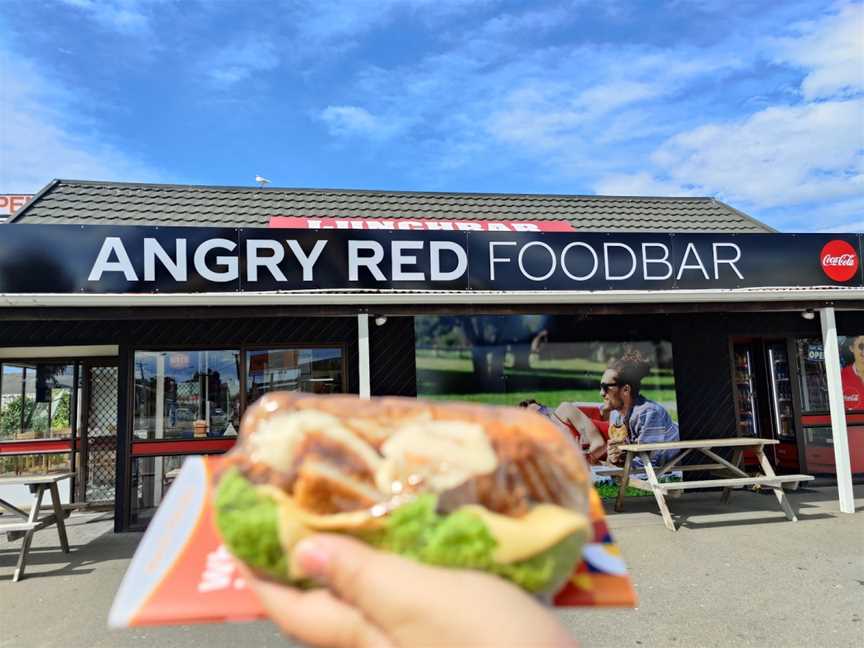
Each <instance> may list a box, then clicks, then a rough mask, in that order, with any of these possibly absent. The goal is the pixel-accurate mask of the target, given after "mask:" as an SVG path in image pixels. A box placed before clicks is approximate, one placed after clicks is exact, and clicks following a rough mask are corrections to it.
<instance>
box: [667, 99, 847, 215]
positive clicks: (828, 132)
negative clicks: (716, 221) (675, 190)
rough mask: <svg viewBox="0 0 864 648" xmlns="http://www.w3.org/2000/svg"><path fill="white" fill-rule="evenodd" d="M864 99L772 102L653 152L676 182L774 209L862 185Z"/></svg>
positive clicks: (674, 139) (681, 136)
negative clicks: (792, 103) (793, 104)
mask: <svg viewBox="0 0 864 648" xmlns="http://www.w3.org/2000/svg"><path fill="white" fill-rule="evenodd" d="M861 133H864V100H861V99H852V100H845V101H825V102H819V103H813V104H805V105H802V106H773V107H771V108H767V109H765V110H762V111H759V112H757V113H755V114H754V115H751V116H750V117H748V118H747V119H744V120H742V121H740V122H737V123H720V124H708V125H705V126H701V127H699V128H696V129H694V130H691V131H687V132H684V133H681V134H679V135H676V136H674V137H672V138H670V139H669V140H668V141H666V142H665V143H664V144H663V145H662V146H661V147H660V148H658V149H657V150H656V151H655V153H654V154H653V155H652V156H651V159H652V161H653V162H654V164H655V165H656V166H657V167H658V168H659V169H662V170H663V173H664V174H666V175H668V176H669V177H671V178H672V179H674V180H675V181H676V182H678V183H680V184H682V185H683V184H685V183H689V184H693V185H696V186H698V187H700V188H701V189H702V190H703V191H704V192H705V193H709V194H715V193H716V194H720V195H722V196H724V197H725V198H726V199H727V200H731V201H733V202H744V203H747V204H752V205H758V206H760V207H775V206H778V205H792V204H796V203H801V202H810V201H814V200H820V199H824V198H838V197H843V196H849V195H854V194H856V193H860V192H862V191H864V173H862V171H864V169H862V154H861V148H862V140H861Z"/></svg>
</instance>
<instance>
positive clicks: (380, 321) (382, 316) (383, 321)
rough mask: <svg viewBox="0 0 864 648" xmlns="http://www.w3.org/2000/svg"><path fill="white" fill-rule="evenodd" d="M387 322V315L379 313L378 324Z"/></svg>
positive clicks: (376, 320) (376, 322)
mask: <svg viewBox="0 0 864 648" xmlns="http://www.w3.org/2000/svg"><path fill="white" fill-rule="evenodd" d="M386 323H387V317H386V316H385V315H379V316H378V317H376V318H375V325H376V326H384V325H385V324H386Z"/></svg>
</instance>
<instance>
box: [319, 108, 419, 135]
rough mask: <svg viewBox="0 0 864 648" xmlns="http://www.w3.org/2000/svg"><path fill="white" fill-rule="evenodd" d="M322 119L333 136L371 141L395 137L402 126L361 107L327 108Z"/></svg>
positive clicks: (321, 115)
mask: <svg viewBox="0 0 864 648" xmlns="http://www.w3.org/2000/svg"><path fill="white" fill-rule="evenodd" d="M320 118H321V120H322V121H324V123H326V124H327V128H328V129H329V131H330V134H331V135H335V136H341V135H347V136H352V135H360V136H365V137H368V138H370V139H386V138H388V137H391V136H393V135H395V134H396V133H397V132H398V131H399V130H400V128H401V126H402V125H401V124H400V123H399V122H398V121H395V120H383V119H381V118H379V117H376V116H375V115H373V114H372V113H370V112H369V111H368V110H366V109H365V108H361V107H359V106H327V108H325V109H324V110H323V111H321V114H320Z"/></svg>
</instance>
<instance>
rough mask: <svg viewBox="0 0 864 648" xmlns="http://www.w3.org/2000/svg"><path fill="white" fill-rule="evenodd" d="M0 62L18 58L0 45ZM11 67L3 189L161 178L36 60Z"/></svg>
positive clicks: (1, 149)
mask: <svg viewBox="0 0 864 648" xmlns="http://www.w3.org/2000/svg"><path fill="white" fill-rule="evenodd" d="M0 60H7V61H9V60H13V59H12V54H11V53H10V52H9V51H4V50H2V49H0ZM15 61H16V64H15V66H8V67H7V69H6V77H5V78H4V84H5V87H6V92H5V95H4V100H3V104H2V107H0V192H4V193H6V192H22V193H32V192H35V191H37V190H39V189H40V188H42V187H43V186H44V185H45V184H47V183H48V182H49V181H50V180H51V179H53V178H75V179H100V180H127V181H143V182H148V181H149V182H158V181H160V180H164V177H163V176H162V174H161V173H160V172H159V171H158V170H157V169H155V168H154V167H152V166H151V165H149V164H147V163H146V162H144V161H142V160H139V159H137V158H135V157H134V156H131V155H129V154H127V153H125V152H124V151H122V150H121V149H120V148H118V146H116V145H113V144H111V143H108V142H107V141H106V139H105V138H104V136H103V135H102V133H100V131H99V126H98V124H95V123H93V122H92V121H90V120H89V119H87V117H86V115H85V113H84V110H85V106H86V104H87V102H85V101H83V100H81V98H79V97H78V96H76V94H75V93H74V91H72V90H70V89H69V88H64V87H63V86H62V85H61V84H60V83H59V82H58V81H57V80H56V79H53V78H50V77H48V76H46V75H45V74H43V73H42V72H41V71H40V70H39V69H38V68H36V67H35V66H34V65H33V63H32V62H30V61H27V60H24V59H21V58H20V57H19V56H16V57H15Z"/></svg>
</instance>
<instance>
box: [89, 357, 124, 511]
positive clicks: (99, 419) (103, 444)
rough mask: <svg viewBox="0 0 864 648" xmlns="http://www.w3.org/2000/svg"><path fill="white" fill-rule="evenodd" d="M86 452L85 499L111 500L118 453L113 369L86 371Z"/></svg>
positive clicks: (94, 501)
mask: <svg viewBox="0 0 864 648" xmlns="http://www.w3.org/2000/svg"><path fill="white" fill-rule="evenodd" d="M86 371H87V380H88V385H87V387H88V389H87V390H86V392H85V393H86V394H87V403H86V408H87V409H86V410H85V412H86V423H87V427H86V431H85V434H86V439H85V440H84V444H82V445H84V448H82V450H84V452H85V453H86V457H85V460H84V462H83V466H82V468H83V469H84V471H85V479H84V484H85V491H84V498H85V500H86V501H87V502H90V503H107V502H113V501H114V482H115V476H116V466H115V460H116V453H117V379H118V369H117V367H116V366H106V367H99V366H90V367H87V368H86Z"/></svg>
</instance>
